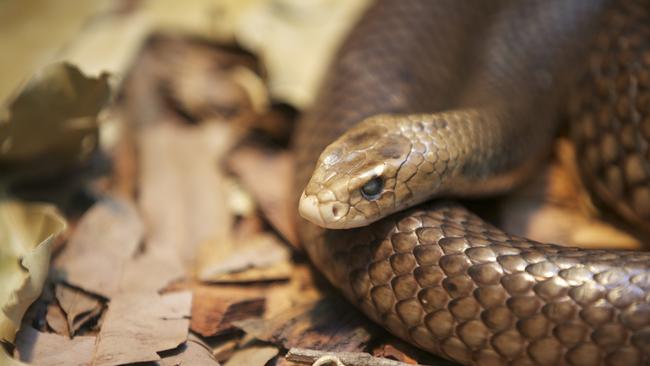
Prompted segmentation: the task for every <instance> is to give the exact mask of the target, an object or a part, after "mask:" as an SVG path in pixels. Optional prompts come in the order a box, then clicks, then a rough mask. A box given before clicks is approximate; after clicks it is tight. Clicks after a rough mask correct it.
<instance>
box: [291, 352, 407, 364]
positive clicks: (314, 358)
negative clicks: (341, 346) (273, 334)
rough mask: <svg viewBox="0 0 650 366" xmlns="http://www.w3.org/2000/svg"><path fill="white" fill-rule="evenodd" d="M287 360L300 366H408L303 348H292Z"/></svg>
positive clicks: (362, 356) (357, 353)
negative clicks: (300, 365)
mask: <svg viewBox="0 0 650 366" xmlns="http://www.w3.org/2000/svg"><path fill="white" fill-rule="evenodd" d="M286 358H287V360H289V361H292V362H296V363H299V364H302V365H314V366H330V365H332V366H407V365H409V364H406V363H403V362H399V361H394V360H389V359H387V358H379V357H373V356H372V355H370V354H368V353H363V352H324V351H316V350H310V349H303V348H292V349H290V350H289V352H288V353H287V356H286Z"/></svg>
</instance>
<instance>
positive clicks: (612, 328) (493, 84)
mask: <svg viewBox="0 0 650 366" xmlns="http://www.w3.org/2000/svg"><path fill="white" fill-rule="evenodd" d="M649 8H650V5H649V4H648V3H647V2H645V3H643V2H633V1H606V0H603V1H599V0H593V1H591V0H590V1H585V2H581V1H566V0H544V1H541V0H540V1H509V0H503V1H489V2H487V1H485V2H484V1H480V2H476V1H464V0H439V1H429V0H378V1H377V2H376V4H375V5H373V6H372V7H371V8H370V9H369V10H368V12H367V14H366V15H365V16H364V17H363V19H362V20H361V22H360V23H359V24H358V25H357V27H356V28H355V29H354V30H353V31H352V33H351V35H350V36H349V38H348V39H347V40H346V42H345V43H344V44H343V46H342V48H341V50H340V52H339V54H338V56H337V57H336V58H335V60H334V63H333V64H332V66H331V69H330V73H329V76H328V77H327V78H326V79H325V81H324V84H323V87H322V90H321V93H320V95H319V96H318V97H317V100H316V104H315V105H314V106H313V108H312V109H311V111H310V112H309V113H307V114H306V116H305V117H304V118H303V120H302V121H301V122H300V123H299V126H298V129H297V132H296V136H295V142H294V144H295V145H294V148H295V151H296V156H297V177H296V183H297V187H296V188H297V189H296V190H297V191H300V190H302V188H303V187H305V185H306V183H307V182H308V180H309V177H310V176H311V173H312V172H313V171H314V167H315V163H316V161H317V159H318V156H319V155H320V153H321V152H322V151H323V150H324V149H325V147H326V146H327V145H329V144H330V143H331V142H332V141H334V140H335V139H336V138H337V137H339V136H340V135H341V134H343V133H344V132H345V131H347V130H348V129H350V128H351V127H352V126H354V125H356V124H357V123H359V122H360V121H362V120H363V119H365V118H368V117H371V116H374V115H378V114H382V113H432V112H438V111H447V110H461V109H463V108H465V107H466V106H468V105H475V104H477V105H501V106H502V107H501V108H502V109H501V110H502V111H504V112H503V113H505V115H507V116H510V117H509V118H506V119H504V123H524V122H525V121H527V123H524V125H523V127H521V128H519V127H518V128H517V129H515V130H516V131H517V134H520V136H519V139H518V141H519V142H517V141H513V143H512V146H511V148H510V150H507V152H506V153H508V154H509V155H511V156H510V159H512V161H516V162H518V163H519V164H530V163H531V161H532V160H531V159H530V156H541V155H543V154H544V152H545V151H547V149H548V146H550V143H551V141H552V139H553V137H554V135H555V133H556V131H557V129H558V128H559V126H558V123H557V122H554V121H555V120H560V113H561V111H562V108H563V107H566V106H563V105H562V103H563V102H566V101H567V99H568V96H569V95H570V92H569V88H570V87H571V86H572V85H574V81H576V80H575V79H574V77H575V76H577V75H578V74H579V70H578V67H579V66H581V65H583V63H582V62H580V61H581V60H582V58H580V57H581V56H583V55H585V54H586V51H587V50H588V48H587V47H586V46H581V44H586V45H589V44H590V43H589V40H590V39H592V38H594V37H595V38H596V42H595V46H594V47H593V48H594V50H593V51H592V53H591V55H592V56H591V58H590V59H589V72H590V76H587V77H585V79H584V80H583V81H581V82H580V83H579V84H578V88H577V91H576V97H575V103H571V108H570V109H571V116H572V118H573V119H575V120H576V126H577V127H575V128H573V133H572V134H573V135H578V136H577V145H578V152H584V154H585V158H583V159H582V160H585V164H584V165H585V167H584V168H583V174H584V175H585V176H586V177H595V176H598V177H601V176H603V177H605V178H604V180H602V179H600V178H599V179H598V180H595V179H594V180H593V184H595V185H598V184H600V185H604V186H609V185H610V184H611V185H616V184H619V186H621V187H622V188H620V190H619V191H617V192H618V193H616V194H615V195H614V196H613V197H614V200H615V201H616V205H618V206H620V207H623V208H622V209H621V208H615V211H616V212H618V213H619V214H621V215H623V216H625V215H627V214H626V213H625V211H626V210H627V211H629V212H630V213H632V214H633V215H630V216H633V217H636V218H637V220H636V221H637V223H638V224H640V226H643V225H646V226H647V224H648V221H647V217H648V216H644V215H646V211H644V210H647V209H648V205H645V203H644V202H645V201H643V199H644V198H643V197H644V196H643V195H644V194H645V193H643V192H645V191H644V190H647V189H648V188H649V187H648V186H649V185H648V177H649V176H650V174H649V173H648V170H647V169H648V168H647V167H648V164H649V163H648V161H649V159H648V158H649V157H648V152H647V151H648V147H647V143H646V139H645V136H647V134H646V133H647V132H648V131H647V129H644V126H646V124H647V123H648V120H647V118H650V114H648V112H647V111H648V108H650V107H649V106H648V105H649V104H650V102H649V101H648V99H647V98H648V97H647V96H648V95H649V94H648V91H647V85H648V84H647V82H648V72H649V70H650V68H648V66H647V63H645V64H644V62H646V61H647V52H648V49H647V48H645V49H644V48H643V47H644V44H647V42H648V37H647V36H646V35H647V24H648V23H647V22H646V25H645V26H644V25H631V24H630V23H629V22H630V21H633V20H635V19H636V20H639V19H646V18H644V17H646V16H647V13H648V11H649ZM605 27H612V28H615V29H616V30H615V31H614V32H613V33H612V32H609V30H608V29H606V28H605ZM616 27H618V28H616ZM636 27H639V28H638V29H637V28H636ZM598 29H600V30H603V29H604V30H605V31H607V32H605V31H603V33H602V34H603V35H597V34H596V30H598ZM513 30H517V32H513ZM600 30H599V31H598V32H601V31H600ZM591 31H593V32H591ZM637 31H638V32H637ZM590 32H591V33H590ZM567 34H568V35H573V36H565V35H567ZM598 34H600V33H598ZM635 35H638V36H635ZM629 37H631V38H629ZM634 37H638V39H637V38H634ZM585 38H586V39H585ZM628 38H629V39H630V40H629V41H625V40H626V39H628ZM635 39H636V41H635ZM577 40H579V41H581V42H576V41H577ZM599 50H600V51H599ZM583 51H584V52H583ZM557 60H559V61H557ZM631 60H638V61H631ZM607 65H608V66H607ZM643 65H646V66H643ZM629 75H632V76H629ZM617 80H622V81H618V82H617ZM625 82H627V84H625ZM594 87H595V89H594ZM612 88H613V89H612ZM594 90H595V92H594ZM603 98H604V99H605V101H604V102H603ZM621 100H624V101H626V102H622V101H621ZM504 101H505V102H507V103H503V102H504ZM495 103H496V104H495ZM625 103H627V104H625ZM621 105H624V106H623V107H621ZM628 107H629V108H628ZM623 115H625V116H628V117H629V118H628V119H629V121H628V120H625V119H624V118H623V117H622V116H623ZM608 116H618V117H617V118H614V121H613V122H612V121H610V120H611V118H609V117H608ZM644 118H645V119H644ZM605 120H607V121H605ZM628 122H632V123H635V124H636V127H638V128H637V129H635V130H634V131H633V132H632V133H631V134H632V137H631V138H630V137H629V136H627V137H626V135H625V134H626V132H625V130H626V128H628V127H627V126H628ZM609 123H611V124H609ZM629 134H630V133H629V132H628V135H629ZM607 136H612V137H607ZM612 139H614V141H613V142H612V141H611V140H612ZM630 139H632V140H633V143H630V141H631V140H630ZM522 141H523V143H522ZM611 144H613V145H615V146H614V147H611ZM632 145H634V148H632ZM590 151H591V152H590ZM593 151H596V152H593ZM611 151H615V153H613V154H610V153H611ZM504 154H505V153H504ZM611 155H615V158H611ZM630 156H632V157H637V158H638V159H641V163H640V164H641V165H642V167H641V169H640V170H638V169H637V168H636V167H634V168H626V166H627V165H628V164H629V165H634V164H637V163H635V162H634V159H637V158H632V161H633V162H632V163H626V162H627V161H628V159H630V158H629V157H630ZM644 164H645V165H644ZM507 165H508V167H510V168H512V166H513V164H507ZM612 169H614V170H615V171H616V172H615V173H609V171H611V170H612ZM626 169H627V170H629V172H631V174H628V172H627V171H626ZM644 169H646V170H644ZM616 174H618V175H617V176H616V177H615V178H611V177H609V175H612V176H613V175H616ZM635 174H636V175H635ZM639 176H640V177H639ZM600 182H604V183H600ZM612 182H614V183H612ZM515 183H516V182H512V184H515ZM595 188H596V189H595V190H596V191H598V189H597V187H595ZM637 192H641V193H637ZM596 193H597V194H598V192H596ZM603 201H607V199H606V198H603ZM644 220H645V221H644ZM300 231H301V238H302V241H303V245H304V247H305V250H306V251H307V253H308V255H309V256H310V258H311V260H312V261H313V262H314V264H315V265H316V266H317V267H318V268H319V269H320V270H321V271H322V272H323V273H324V274H325V276H326V277H327V278H328V279H329V281H330V282H332V284H334V285H335V286H336V287H338V288H339V289H340V290H341V291H342V292H343V293H344V294H345V296H346V297H347V298H348V299H349V300H350V301H351V302H352V303H354V304H355V305H356V306H357V307H359V308H360V309H361V310H362V311H363V312H364V313H365V314H366V315H367V316H368V317H369V318H371V319H372V320H374V321H375V322H377V323H379V324H381V325H382V326H384V327H385V328H386V329H387V330H389V331H390V332H391V333H393V334H395V335H397V336H399V337H400V338H402V339H404V340H406V341H408V342H410V343H412V344H414V345H416V346H418V347H420V348H422V349H424V350H427V351H430V352H432V353H435V354H438V355H440V356H442V357H445V358H448V359H451V360H454V361H456V362H459V363H461V364H464V365H482V366H483V365H485V366H487V365H621V366H622V365H648V364H650V254H649V253H645V252H641V253H639V252H627V251H613V250H585V249H578V248H569V247H562V246H557V245H551V244H542V243H538V242H534V241H531V240H528V239H525V238H519V237H514V236H511V235H508V234H507V233H505V232H503V231H501V230H499V229H498V228H495V227H493V226H492V225H490V224H488V223H486V222H485V221H483V220H482V219H480V218H479V217H478V216H475V215H474V214H472V213H470V212H469V211H467V210H466V209H465V208H463V207H462V206H460V205H458V204H455V203H453V202H448V201H436V202H433V203H426V204H422V205H420V206H417V207H415V208H411V209H409V210H406V211H402V212H399V213H396V214H393V215H390V216H388V217H386V218H384V219H382V220H379V221H377V222H375V223H373V224H371V225H369V226H365V227H361V228H358V229H348V230H325V229H322V228H320V227H317V226H315V225H312V224H309V223H308V222H306V221H302V222H301V224H300Z"/></svg>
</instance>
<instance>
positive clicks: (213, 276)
mask: <svg viewBox="0 0 650 366" xmlns="http://www.w3.org/2000/svg"><path fill="white" fill-rule="evenodd" d="M260 253H264V255H260ZM289 257H290V252H289V249H288V248H287V247H286V246H285V245H283V244H282V243H281V242H279V240H278V239H277V237H276V236H275V235H273V234H268V233H267V234H256V235H253V236H251V237H248V238H243V239H241V240H240V241H239V242H238V243H236V244H235V246H234V247H233V250H232V252H230V253H229V254H227V255H223V257H221V258H218V261H217V262H216V263H211V264H208V263H205V264H203V266H202V268H201V272H200V273H199V278H200V279H201V280H203V281H237V282H242V281H265V280H267V281H268V280H276V279H287V278H288V277H289V272H288V271H289V270H290V265H289V263H288V262H289ZM248 269H256V270H258V271H256V272H255V275H253V274H252V272H251V271H247V270H248Z"/></svg>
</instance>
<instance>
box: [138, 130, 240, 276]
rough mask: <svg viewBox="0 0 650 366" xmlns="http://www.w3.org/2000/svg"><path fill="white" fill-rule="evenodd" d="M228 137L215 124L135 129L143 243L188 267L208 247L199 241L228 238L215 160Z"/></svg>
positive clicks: (227, 132) (228, 133)
mask: <svg viewBox="0 0 650 366" xmlns="http://www.w3.org/2000/svg"><path fill="white" fill-rule="evenodd" d="M231 138H233V136H232V135H231V129H230V128H229V127H228V126H226V125H223V124H216V123H214V124H212V123H211V124H205V125H201V126H198V127H196V126H195V127H187V126H180V125H174V124H171V123H163V124H159V125H156V126H151V128H144V129H143V130H142V131H141V134H140V137H139V144H140V148H139V151H140V159H139V160H140V166H141V169H140V183H139V191H140V197H139V204H140V207H141V209H142V213H143V216H144V218H145V220H146V224H147V228H148V243H147V245H148V247H149V248H152V249H151V250H156V251H159V252H166V253H169V254H168V260H169V261H173V260H180V261H181V262H180V263H182V264H183V265H184V266H186V267H187V268H189V267H191V266H192V265H194V264H195V261H196V260H197V259H199V260H202V259H203V258H204V257H205V253H204V252H203V251H204V250H205V252H209V251H210V250H211V249H212V248H211V247H210V246H207V247H204V248H202V247H201V246H202V245H204V244H205V243H217V244H219V243H221V242H223V241H225V240H227V239H228V236H229V230H230V227H231V225H232V224H231V222H232V218H231V215H230V213H229V212H228V210H227V207H226V206H225V205H224V202H225V201H226V198H225V197H224V193H223V179H222V176H221V175H220V174H219V172H218V170H217V163H218V161H219V159H220V156H221V155H222V154H224V153H225V151H226V149H227V148H228V146H229V145H228V144H229V143H232V141H229V139H231ZM154 248H155V249H154ZM197 256H198V258H197Z"/></svg>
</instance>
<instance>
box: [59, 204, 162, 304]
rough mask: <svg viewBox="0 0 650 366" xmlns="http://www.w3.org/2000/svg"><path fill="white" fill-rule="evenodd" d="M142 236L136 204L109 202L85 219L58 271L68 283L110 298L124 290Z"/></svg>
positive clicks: (66, 248)
mask: <svg viewBox="0 0 650 366" xmlns="http://www.w3.org/2000/svg"><path fill="white" fill-rule="evenodd" d="M143 235H144V228H143V224H142V222H141V219H140V217H139V215H138V212H137V210H136V208H135V207H134V206H133V204H132V203H130V202H128V201H126V200H121V199H113V198H106V199H104V200H102V201H99V202H98V203H96V204H95V205H94V206H93V207H92V208H91V209H90V210H88V212H86V214H85V215H84V216H83V218H82V219H81V221H80V222H79V224H78V225H77V227H76V230H75V231H74V233H73V234H72V236H71V237H70V240H69V242H68V244H67V246H66V247H65V249H64V250H63V252H62V253H61V255H60V256H59V257H57V259H56V263H55V267H56V268H57V270H58V272H59V276H61V277H62V278H63V279H64V280H65V281H66V282H68V283H70V284H73V285H74V286H76V287H79V288H82V289H84V290H85V291H88V292H91V293H94V294H99V295H101V296H104V297H106V298H110V297H111V296H113V294H115V293H117V292H118V291H120V290H121V284H122V283H124V282H125V279H124V278H123V277H124V276H123V275H122V272H123V271H124V270H125V269H124V268H125V266H126V264H127V263H128V262H130V261H131V260H132V258H133V256H134V255H135V253H136V251H137V249H138V246H139V245H140V241H141V240H142V237H143ZM127 283H128V282H127ZM156 290H157V289H156Z"/></svg>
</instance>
